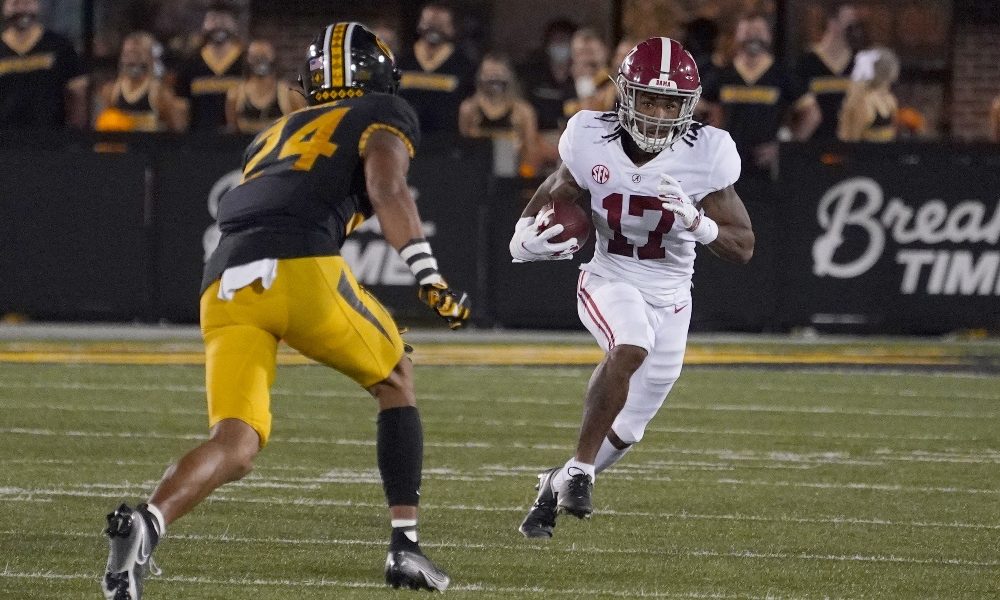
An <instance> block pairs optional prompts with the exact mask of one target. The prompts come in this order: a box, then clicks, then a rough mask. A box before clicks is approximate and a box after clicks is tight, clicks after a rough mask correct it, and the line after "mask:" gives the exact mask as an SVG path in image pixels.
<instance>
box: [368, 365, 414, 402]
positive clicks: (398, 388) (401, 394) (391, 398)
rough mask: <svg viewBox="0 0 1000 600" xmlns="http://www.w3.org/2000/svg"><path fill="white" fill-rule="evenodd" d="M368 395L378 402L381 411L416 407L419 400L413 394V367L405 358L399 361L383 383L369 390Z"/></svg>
mask: <svg viewBox="0 0 1000 600" xmlns="http://www.w3.org/2000/svg"><path fill="white" fill-rule="evenodd" d="M368 393H370V394H371V395H372V396H374V397H375V398H376V399H377V400H378V404H379V409H380V410H386V409H388V408H400V407H403V406H416V405H417V398H416V395H415V394H414V392H413V365H412V363H410V359H408V358H406V357H405V356H404V357H403V358H401V359H400V360H399V362H398V363H397V364H396V366H395V367H394V368H393V369H392V372H390V373H389V376H388V377H386V378H385V379H383V380H382V381H380V382H378V383H376V384H375V385H373V386H372V387H370V388H368Z"/></svg>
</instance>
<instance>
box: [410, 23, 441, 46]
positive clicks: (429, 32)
mask: <svg viewBox="0 0 1000 600" xmlns="http://www.w3.org/2000/svg"><path fill="white" fill-rule="evenodd" d="M417 34H419V35H420V39H422V40H424V41H425V42H427V43H428V44H430V45H431V46H437V45H438V44H443V43H445V42H447V41H449V40H448V36H447V35H445V34H444V32H443V31H441V30H440V29H438V28H437V27H422V28H420V29H418V30H417Z"/></svg>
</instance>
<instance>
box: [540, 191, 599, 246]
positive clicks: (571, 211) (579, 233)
mask: <svg viewBox="0 0 1000 600" xmlns="http://www.w3.org/2000/svg"><path fill="white" fill-rule="evenodd" d="M549 209H555V212H554V213H553V214H552V215H551V216H549V217H548V218H547V219H546V220H545V222H543V223H541V224H539V226H538V230H539V231H545V230H546V229H548V228H549V227H552V226H553V225H556V224H559V225H562V226H563V230H562V233H560V234H559V235H557V236H555V237H554V238H552V239H551V240H549V242H552V243H559V242H565V241H566V240H568V239H570V238H576V243H577V245H578V246H580V247H581V248H582V247H583V245H584V244H585V243H586V242H587V238H589V237H590V227H591V222H590V215H588V214H587V213H586V211H584V210H583V209H582V208H580V205H579V204H577V203H576V202H573V201H570V200H553V201H552V202H549V203H548V204H546V205H545V206H543V207H542V208H541V210H539V211H538V214H540V215H541V214H545V213H546V212H548V211H549Z"/></svg>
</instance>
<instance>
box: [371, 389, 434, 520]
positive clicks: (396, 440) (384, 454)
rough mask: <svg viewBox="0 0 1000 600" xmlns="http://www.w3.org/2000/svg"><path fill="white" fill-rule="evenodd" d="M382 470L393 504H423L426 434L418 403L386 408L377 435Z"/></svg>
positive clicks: (390, 504) (389, 501) (391, 503)
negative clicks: (421, 481)
mask: <svg viewBox="0 0 1000 600" xmlns="http://www.w3.org/2000/svg"><path fill="white" fill-rule="evenodd" d="M376 438H377V439H376V450H377V454H378V470H379V472H380V473H381V474H382V487H383V489H384V490H385V499H386V501H388V503H389V506H417V505H418V504H420V471H421V469H422V467H423V456H424V434H423V429H422V428H421V425H420V413H419V412H417V407H416V406H402V407H399V408H390V409H387V410H383V411H382V412H380V413H379V414H378V433H377V436H376Z"/></svg>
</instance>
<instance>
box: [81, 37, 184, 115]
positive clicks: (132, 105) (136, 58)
mask: <svg viewBox="0 0 1000 600" xmlns="http://www.w3.org/2000/svg"><path fill="white" fill-rule="evenodd" d="M157 45H158V42H157V41H156V39H155V38H154V37H153V36H152V35H151V34H149V33H146V32H145V31H136V32H134V33H130V34H128V35H127V36H125V39H124V40H123V41H122V50H121V55H120V57H119V59H118V77H117V78H116V79H115V80H114V81H109V82H107V83H105V84H104V85H103V86H101V89H100V91H99V92H98V97H99V99H100V101H101V104H102V105H103V106H104V110H102V111H101V112H100V113H99V114H98V116H97V119H96V121H95V123H94V129H97V130H98V131H163V130H166V129H170V130H175V131H177V130H180V129H181V128H183V126H184V123H183V121H182V119H181V114H180V106H179V101H178V99H177V97H176V96H174V94H173V92H172V91H171V90H170V88H169V87H167V86H165V85H163V83H162V82H161V81H160V78H159V77H158V76H157V71H158V69H157V66H156V62H157V57H156V47H157Z"/></svg>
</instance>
